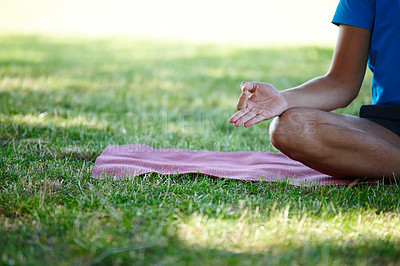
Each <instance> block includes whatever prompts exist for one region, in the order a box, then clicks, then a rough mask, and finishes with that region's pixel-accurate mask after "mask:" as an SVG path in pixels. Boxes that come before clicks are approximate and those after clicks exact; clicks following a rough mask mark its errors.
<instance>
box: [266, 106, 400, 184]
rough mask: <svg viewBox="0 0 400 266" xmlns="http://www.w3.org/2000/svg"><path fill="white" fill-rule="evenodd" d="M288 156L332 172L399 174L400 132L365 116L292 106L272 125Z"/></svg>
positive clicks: (273, 134)
mask: <svg viewBox="0 0 400 266" xmlns="http://www.w3.org/2000/svg"><path fill="white" fill-rule="evenodd" d="M270 138H271V143H272V145H274V146H275V147H276V148H277V149H279V150H280V151H281V152H282V153H284V154H286V155H287V156H288V157H290V158H292V159H294V160H297V161H300V162H302V163H303V164H305V165H307V166H309V167H311V168H313V169H315V170H318V171H320V172H322V173H326V174H329V175H332V176H340V177H370V178H387V179H393V177H394V174H396V175H397V176H398V177H400V136H398V135H397V134H395V133H393V132H392V131H390V130H388V129H386V128H384V127H382V126H380V125H378V124H376V123H374V122H371V121H369V120H367V119H364V118H359V117H354V116H349V115H340V114H334V113H330V112H325V111H321V110H315V109H309V108H292V109H288V110H286V111H285V112H284V113H283V114H281V115H280V116H279V117H277V118H275V119H274V120H273V122H272V123H271V126H270Z"/></svg>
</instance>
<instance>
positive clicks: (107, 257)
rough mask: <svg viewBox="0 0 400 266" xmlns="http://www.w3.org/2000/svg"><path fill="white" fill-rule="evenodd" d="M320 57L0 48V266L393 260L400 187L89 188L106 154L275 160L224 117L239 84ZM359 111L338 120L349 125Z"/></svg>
mask: <svg viewBox="0 0 400 266" xmlns="http://www.w3.org/2000/svg"><path fill="white" fill-rule="evenodd" d="M331 55H332V48H330V47H314V46H304V47H247V48H245V47H234V46H223V45H205V44H196V45H194V44H185V43H171V42H161V41H159V42H156V41H134V40H123V39H82V38H55V37H43V36H2V37H1V38H0V230H1V231H0V261H1V262H2V264H6V265H7V264H11V265H12V264H16V265H24V264H29V265H36V264H37V265H40V264H59V265H71V264H83V265H89V264H103V265H108V264H114V265H119V264H127V265H130V264H139V265H148V264H162V265H188V264H190V265H192V264H193V265H231V264H232V265H265V264H272V265H275V264H283V265H286V264H301V265H315V264H317V265H326V264H329V265H342V264H360V265H364V264H369V265H376V264H396V263H397V262H399V260H400V232H399V230H398V228H399V226H400V215H399V204H400V187H399V186H398V185H397V184H393V185H391V186H384V185H382V184H379V185H371V186H355V187H349V188H347V187H334V186H332V187H331V186H326V187H303V186H300V187H296V186H292V185H288V184H286V183H285V182H276V183H265V182H263V183H257V182H240V181H232V180H222V179H216V178H210V177H205V176H201V175H185V176H169V177H166V176H159V175H154V174H152V175H146V176H143V177H140V178H134V179H132V180H121V181H117V180H111V179H105V180H97V179H92V178H91V171H92V167H93V164H94V160H95V158H96V157H97V156H98V155H99V154H100V152H101V151H102V150H103V149H104V148H105V147H106V146H107V145H109V144H147V145H150V146H153V147H163V148H185V149H197V150H199V149H206V150H217V151H218V150H221V151H247V150H252V151H268V152H269V151H272V152H276V150H275V149H274V148H273V147H272V146H271V144H270V142H269V139H268V123H263V124H260V125H258V126H255V127H252V128H248V129H244V128H238V129H236V128H234V127H233V126H232V125H230V124H229V123H227V119H228V118H229V116H230V115H231V114H232V113H233V112H234V106H235V103H236V99H237V96H238V92H239V87H238V85H239V84H240V82H241V81H242V80H250V81H265V82H269V83H272V84H274V85H276V87H278V88H280V89H284V88H287V87H291V86H295V85H297V84H299V83H301V82H304V81H307V80H308V79H310V78H313V77H315V76H318V75H322V74H324V73H325V72H326V70H327V69H328V67H329V63H330V58H331ZM369 82H370V75H368V76H367V81H366V83H365V84H364V85H363V89H362V91H361V93H360V96H359V98H358V99H357V101H355V102H354V103H353V104H352V105H350V106H349V107H347V108H346V109H343V110H339V111H338V112H343V113H349V114H353V115H356V114H357V110H358V108H359V106H360V105H362V104H365V103H368V102H369V91H368V83H369Z"/></svg>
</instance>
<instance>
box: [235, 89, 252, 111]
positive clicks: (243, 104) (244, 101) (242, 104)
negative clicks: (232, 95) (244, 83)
mask: <svg viewBox="0 0 400 266" xmlns="http://www.w3.org/2000/svg"><path fill="white" fill-rule="evenodd" d="M248 98H249V92H248V91H244V92H242V94H240V97H239V100H238V103H237V105H236V109H238V110H242V109H243V108H246V107H247V99H248Z"/></svg>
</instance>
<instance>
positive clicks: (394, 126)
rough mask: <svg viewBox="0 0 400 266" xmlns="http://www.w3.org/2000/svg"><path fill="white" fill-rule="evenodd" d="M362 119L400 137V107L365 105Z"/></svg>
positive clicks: (361, 113) (362, 108) (361, 114)
mask: <svg viewBox="0 0 400 266" xmlns="http://www.w3.org/2000/svg"><path fill="white" fill-rule="evenodd" d="M360 117H362V118H366V119H368V120H370V121H372V122H375V123H377V124H379V125H381V126H383V127H385V128H387V129H389V130H391V131H393V132H394V133H396V134H397V135H399V136H400V106H398V105H363V106H361V108H360Z"/></svg>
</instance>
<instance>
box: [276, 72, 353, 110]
mask: <svg viewBox="0 0 400 266" xmlns="http://www.w3.org/2000/svg"><path fill="white" fill-rule="evenodd" d="M359 87H360V84H354V85H351V86H350V85H349V84H348V83H345V82H341V81H339V80H338V79H336V78H334V77H332V76H329V75H326V76H322V77H318V78H315V79H313V80H310V81H308V82H306V83H304V84H302V85H300V86H298V87H295V88H292V89H288V90H285V91H282V92H281V94H282V96H283V97H284V99H285V100H286V102H287V103H288V109H289V108H293V107H307V108H314V109H319V110H324V111H332V110H335V109H338V108H343V107H346V106H347V105H349V104H350V103H351V102H352V101H353V100H354V99H355V98H356V97H357V95H358V91H359Z"/></svg>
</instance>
